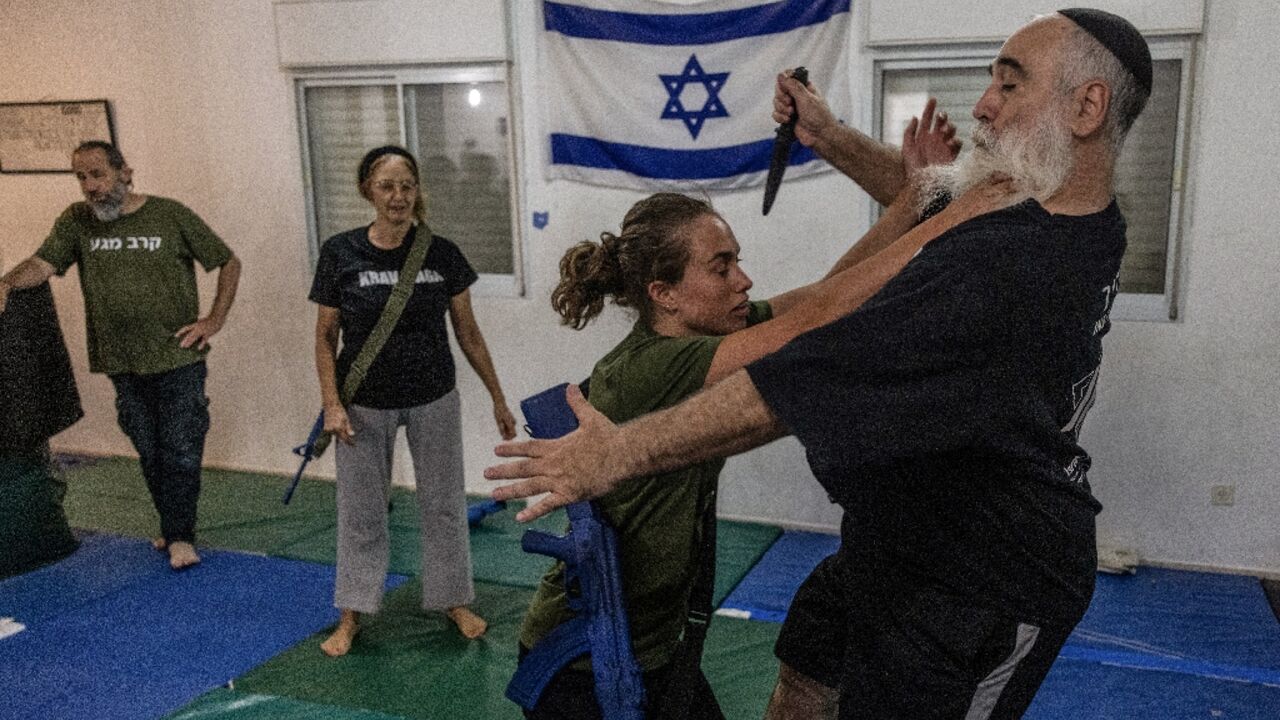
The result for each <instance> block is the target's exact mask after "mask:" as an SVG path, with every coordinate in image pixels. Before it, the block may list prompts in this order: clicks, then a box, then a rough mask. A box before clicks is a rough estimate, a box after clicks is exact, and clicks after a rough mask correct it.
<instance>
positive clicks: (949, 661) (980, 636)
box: [774, 554, 1071, 720]
mask: <svg viewBox="0 0 1280 720" xmlns="http://www.w3.org/2000/svg"><path fill="white" fill-rule="evenodd" d="M858 585H859V584H858V583H856V582H853V581H852V580H851V575H850V574H849V573H848V572H847V571H845V570H844V569H843V567H842V564H841V561H840V560H839V559H838V554H837V555H833V556H832V557H829V558H827V559H826V560H824V561H823V562H822V563H820V564H819V565H818V567H817V568H816V569H814V571H813V573H812V574H810V575H809V577H808V579H806V580H805V582H804V584H803V585H801V587H800V590H799V592H797V593H796V597H795V600H793V601H792V603H791V610H790V612H789V613H788V615H787V620H786V622H785V623H784V624H783V626H782V632H781V633H780V634H779V635H778V642H777V645H776V646H775V648H774V652H775V653H776V654H777V656H778V659H780V660H781V661H782V662H785V663H786V664H788V665H790V666H791V667H792V668H793V669H795V670H797V671H799V672H801V673H804V674H805V675H807V676H809V677H810V678H813V679H814V680H817V681H818V682H820V683H822V684H824V685H826V686H828V687H832V688H839V690H840V718H842V720H844V719H852V718H876V719H877V720H894V719H902V720H907V719H910V720H925V719H928V720H944V719H947V720H950V719H952V718H954V719H955V720H1011V719H1013V718H1019V717H1021V716H1022V713H1023V712H1024V711H1025V710H1026V709H1027V706H1028V705H1030V704H1031V700H1032V698H1033V697H1035V693H1036V690H1037V689H1038V688H1039V687H1040V683H1041V682H1042V681H1043V680H1044V677H1045V675H1046V674H1048V672H1049V668H1050V666H1052V665H1053V661H1054V659H1055V658H1056V657H1057V656H1058V651H1059V650H1060V649H1061V648H1062V645H1063V643H1065V642H1066V640H1067V636H1068V635H1070V634H1071V628H1070V627H1065V628H1064V627H1052V628H1050V627H1039V626H1036V625H1033V624H1030V623H1026V622H1019V621H1018V620H1016V619H1013V618H1010V617H1008V616H1007V615H1003V614H1001V613H998V612H995V611H993V610H991V609H989V608H982V607H977V606H975V604H974V603H973V601H972V600H971V599H969V598H963V597H959V596H955V595H950V594H946V593H943V592H940V591H938V590H936V589H932V588H930V589H919V590H905V591H904V590H895V591H894V592H892V593H883V592H881V593H873V592H868V591H867V589H866V588H864V587H859V586H858Z"/></svg>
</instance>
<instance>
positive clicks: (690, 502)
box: [520, 302, 772, 671]
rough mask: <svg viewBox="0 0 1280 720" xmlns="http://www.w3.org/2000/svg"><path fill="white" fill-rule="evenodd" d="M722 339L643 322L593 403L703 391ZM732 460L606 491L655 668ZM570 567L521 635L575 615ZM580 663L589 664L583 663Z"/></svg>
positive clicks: (635, 404) (683, 605) (628, 592)
mask: <svg viewBox="0 0 1280 720" xmlns="http://www.w3.org/2000/svg"><path fill="white" fill-rule="evenodd" d="M771 315H772V311H771V310H770V307H769V304H768V303H765V302H754V303H752V304H751V312H750V315H749V316H748V320H747V322H748V324H751V325H754V324H756V323H759V322H763V321H765V320H768V319H769V318H770V317H771ZM722 339H723V338H722V337H719V336H705V335H699V336H693V337H665V336H662V335H657V334H655V333H654V332H653V331H652V330H650V329H649V328H648V327H646V326H644V324H643V323H640V322H637V323H636V326H635V328H633V329H632V331H631V333H630V334H629V335H627V337H626V338H625V339H623V341H622V342H621V343H619V344H618V346H617V347H615V348H614V349H613V350H611V351H610V352H609V354H608V355H605V356H604V358H603V359H601V360H600V362H598V363H596V366H595V369H594V370H593V371H592V373H591V389H590V393H591V394H590V400H591V404H592V406H594V407H595V408H596V409H597V410H599V411H600V412H602V413H604V414H605V416H607V417H608V418H609V419H610V420H612V421H613V422H615V423H621V422H626V421H628V420H631V419H632V418H636V417H639V416H641V415H644V414H646V413H650V412H653V411H655V410H660V409H662V408H665V407H669V406H671V405H675V404H676V403H679V402H680V401H681V400H683V399H684V398H686V397H688V396H689V395H692V394H693V393H695V392H697V391H698V390H700V389H701V388H702V386H703V383H704V382H705V381H706V377H707V371H708V370H709V369H710V368H711V360H712V358H714V357H715V354H716V348H717V347H719V345H720V341H721V340H722ZM723 466H724V461H723V460H711V461H707V462H703V463H699V464H697V465H693V466H691V467H688V468H685V469H683V470H678V471H676V472H670V473H665V474H662V475H654V476H652V477H646V478H640V479H637V480H633V481H631V482H627V483H623V485H622V486H621V487H619V488H618V489H617V490H614V491H613V492H611V493H609V494H608V495H606V496H604V497H603V498H600V499H599V500H598V501H597V503H599V505H600V508H601V509H602V510H603V511H604V514H605V516H606V517H608V518H609V521H610V522H611V523H612V524H613V526H614V528H615V529H616V530H617V532H618V554H619V562H620V564H621V566H622V595H623V600H624V602H625V604H626V608H627V616H628V618H629V619H630V621H631V645H632V648H633V650H634V652H635V656H636V660H637V661H638V662H639V663H640V665H641V667H642V668H644V669H645V670H646V671H648V670H654V669H656V668H659V667H662V666H663V665H665V664H666V663H667V662H669V661H670V659H671V654H672V651H673V650H674V649H675V645H676V643H677V641H679V639H680V633H681V632H682V631H683V629H684V623H685V617H686V616H687V615H688V610H689V593H690V591H691V589H692V585H693V581H694V576H695V575H696V574H697V571H698V566H699V563H700V560H701V555H702V524H701V517H702V512H703V509H704V508H705V507H707V503H708V502H710V501H711V500H712V497H713V496H712V492H713V491H714V490H715V488H716V481H717V479H718V478H719V475H720V468H722V467H723ZM563 574H564V564H563V563H560V562H557V563H556V564H555V565H554V566H552V568H551V569H550V570H549V571H548V572H547V574H546V575H545V576H543V578H542V582H541V583H540V585H539V587H538V591H537V593H536V594H535V595H534V598H533V601H532V603H531V604H530V606H529V612H528V613H527V614H526V615H525V618H524V625H523V626H522V628H521V631H520V642H521V643H522V644H523V645H524V646H525V647H529V648H531V647H533V646H534V645H535V644H537V642H538V641H539V640H541V639H542V638H543V637H544V636H546V635H547V633H549V632H551V631H552V630H553V629H554V628H555V627H556V626H558V625H560V624H561V623H563V622H565V621H567V620H569V619H570V618H572V617H573V614H572V613H571V612H570V610H569V607H568V605H567V603H566V601H565V594H564V582H563ZM576 667H579V668H582V669H585V668H587V667H588V665H587V664H586V662H585V661H583V660H580V661H579V662H578V663H577V664H576Z"/></svg>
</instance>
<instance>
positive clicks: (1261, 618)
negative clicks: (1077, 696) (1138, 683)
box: [1064, 568, 1280, 717]
mask: <svg viewBox="0 0 1280 720" xmlns="http://www.w3.org/2000/svg"><path fill="white" fill-rule="evenodd" d="M1067 649H1069V650H1071V651H1072V652H1073V653H1074V655H1073V657H1075V658H1077V659H1082V660H1084V659H1094V660H1096V661H1099V662H1109V663H1110V664H1116V665H1123V664H1127V665H1130V666H1133V667H1141V665H1139V664H1138V663H1140V662H1142V661H1143V660H1144V658H1145V662H1146V663H1147V664H1148V665H1151V666H1152V668H1151V669H1157V670H1170V671H1181V672H1187V673H1191V674H1200V675H1205V676H1213V677H1225V678H1230V677H1236V678H1238V679H1242V680H1249V681H1251V682H1271V683H1273V684H1277V685H1280V623H1277V622H1276V618H1275V615H1274V614H1273V613H1272V612H1271V606H1270V604H1269V603H1268V602H1267V597H1266V593H1264V592H1263V589H1262V584H1261V583H1260V582H1259V581H1258V579H1257V578H1252V577H1245V576H1240V575H1221V574H1216V573H1201V572H1188V571H1185V570H1164V569H1160V568H1141V569H1140V570H1139V571H1138V572H1137V574H1135V575H1099V576H1098V583H1097V588H1096V589H1095V590H1094V594H1093V602H1092V604H1090V605H1089V612H1088V613H1086V614H1085V616H1084V619H1083V620H1081V621H1080V624H1079V625H1077V626H1076V630H1075V632H1074V633H1072V635H1071V639H1070V640H1069V641H1068V648H1067ZM1064 652H1065V651H1064ZM1277 717H1280V715H1277Z"/></svg>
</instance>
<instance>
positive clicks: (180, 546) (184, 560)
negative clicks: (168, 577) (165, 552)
mask: <svg viewBox="0 0 1280 720" xmlns="http://www.w3.org/2000/svg"><path fill="white" fill-rule="evenodd" d="M199 563H200V556H199V555H197V554H196V548H195V546H194V545H192V544H191V543H189V542H184V541H182V540H177V541H175V542H171V543H169V567H171V568H173V569H174V570H185V569H187V568H189V567H191V566H192V565H198V564H199Z"/></svg>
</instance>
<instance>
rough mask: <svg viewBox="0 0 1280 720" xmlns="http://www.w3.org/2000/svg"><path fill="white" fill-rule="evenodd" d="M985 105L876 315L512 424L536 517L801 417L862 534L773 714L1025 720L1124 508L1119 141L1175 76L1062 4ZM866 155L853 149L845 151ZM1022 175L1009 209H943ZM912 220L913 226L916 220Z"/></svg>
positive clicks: (866, 308) (823, 144)
mask: <svg viewBox="0 0 1280 720" xmlns="http://www.w3.org/2000/svg"><path fill="white" fill-rule="evenodd" d="M990 69H991V84H990V86H989V87H988V88H987V89H986V91H985V92H984V93H983V95H982V98H981V99H980V100H979V101H978V103H977V105H976V106H975V107H974V110H973V115H974V117H975V118H976V119H977V120H978V128H977V131H976V132H975V135H974V138H973V140H974V142H973V145H974V147H973V149H972V151H971V152H970V153H969V154H968V155H965V156H962V157H961V159H960V160H958V161H957V162H956V163H954V164H953V165H951V166H949V167H945V168H942V169H940V170H937V171H934V172H926V173H924V180H923V181H922V182H917V183H915V184H916V192H917V193H918V199H919V206H920V207H921V208H929V209H928V210H922V211H921V213H922V214H921V218H922V220H921V222H920V223H919V224H918V225H916V226H915V228H914V229H913V230H911V231H910V232H909V233H908V235H910V234H911V233H923V234H925V238H926V239H927V240H928V244H927V245H925V246H924V248H923V249H922V250H921V251H920V252H919V253H918V254H917V255H916V256H915V258H914V259H913V260H912V261H911V262H910V263H908V264H907V265H906V267H904V268H903V269H902V271H901V272H900V273H899V274H898V275H897V276H896V277H895V278H894V279H892V280H891V281H890V282H889V283H888V284H886V285H885V286H884V288H883V289H882V290H881V291H880V292H879V293H878V294H877V295H876V296H875V297H873V298H872V299H871V300H869V301H868V302H867V303H866V304H864V305H863V306H862V307H860V308H859V309H858V310H856V311H854V312H853V313H851V314H849V315H846V316H845V317H843V318H841V319H840V320H837V321H835V322H834V323H831V324H830V325H827V326H825V327H821V328H818V329H816V330H813V331H811V332H809V333H807V334H805V335H802V336H800V337H798V338H796V339H795V340H793V341H792V342H791V343H790V344H788V345H787V346H786V347H784V348H782V349H781V350H779V351H778V352H776V353H774V354H773V355H770V356H767V357H764V358H761V359H760V360H758V361H756V362H754V363H752V364H751V365H748V366H747V367H746V368H745V369H743V370H740V371H738V372H737V373H735V374H734V375H731V376H730V377H728V378H726V379H725V380H723V381H721V382H720V383H718V384H717V385H715V386H714V387H711V388H709V389H707V390H705V391H703V392H702V393H700V394H698V395H695V396H693V397H691V398H690V399H688V400H686V401H685V402H683V403H681V404H680V405H677V406H674V407H672V408H669V409H667V410H663V411H660V412H657V413H653V414H651V415H647V416H645V417H643V418H640V419H637V420H634V421H632V422H630V423H628V424H626V425H623V426H621V427H615V426H613V425H611V424H610V423H609V422H608V420H607V419H605V418H604V417H603V416H601V415H599V414H598V413H595V412H594V411H592V410H591V409H590V406H588V405H586V403H585V402H582V401H581V399H580V397H579V396H577V395H576V394H574V393H572V392H571V393H570V403H571V405H572V406H573V407H574V410H575V412H577V414H578V418H579V422H580V426H581V427H580V429H579V430H578V431H577V432H575V433H573V434H570V435H568V436H566V437H564V438H561V439H560V440H556V441H530V442H525V443H509V444H507V445H503V446H499V448H498V454H500V455H506V456H524V457H526V458H528V459H525V460H522V461H517V462H512V463H508V464H507V465H503V466H498V467H494V468H490V469H489V470H487V471H486V476H487V477H489V478H491V479H507V478H528V479H527V480H525V481H524V482H522V483H518V484H516V485H513V486H507V487H503V488H499V489H498V490H497V491H495V493H494V496H495V497H498V498H500V499H508V498H513V497H524V496H527V495H531V494H535V493H540V492H549V493H550V495H549V496H548V497H547V498H546V499H544V500H543V501H542V502H541V503H539V504H538V505H535V506H533V507H531V508H530V509H528V510H526V511H525V512H524V513H523V514H522V519H529V518H531V517H536V516H538V515H540V514H542V513H544V512H547V511H549V510H550V509H553V508H554V507H558V506H559V505H562V504H565V503H568V502H574V501H577V500H581V499H584V498H588V497H597V496H599V495H600V494H603V493H604V492H607V491H608V490H610V489H611V488H613V487H616V486H617V485H618V484H619V483H620V482H622V481H623V480H625V479H629V478H633V477H637V476H644V475H650V474H653V473H656V472H665V471H668V470H671V469H673V468H676V467H680V466H682V465H686V464H689V463H692V462H700V461H702V460H706V459H708V458H711V457H717V456H724V455H728V454H733V453H738V452H743V451H745V450H747V449H750V448H753V447H756V446H759V445H762V444H764V443H766V442H769V441H771V440H773V439H775V438H778V437H781V436H783V435H786V434H793V435H795V436H796V437H797V438H798V439H799V440H800V442H801V443H802V444H803V445H804V448H805V451H806V455H807V459H808V462H809V465H810V467H811V469H812V470H813V473H814V475H815V476H816V477H817V479H818V481H819V482H820V483H821V484H822V486H823V487H824V489H826V491H827V493H828V494H829V495H830V496H831V499H832V500H833V501H834V502H837V503H839V504H840V506H841V507H842V509H843V510H844V518H843V520H842V523H841V540H842V542H841V547H840V549H839V551H837V552H836V554H835V555H833V556H831V557H830V558H828V559H827V560H825V561H823V562H822V563H821V564H820V565H819V566H818V567H817V568H816V569H815V570H814V571H813V573H812V574H811V575H810V576H809V578H808V579H807V580H806V581H805V583H804V585H803V586H802V587H801V589H800V591H799V592H798V594H797V595H796V598H795V600H794V601H793V603H792V605H791V609H790V612H789V614H788V616H787V620H786V623H785V624H784V626H783V629H782V632H781V634H780V636H779V638H778V643H777V646H776V649H775V650H776V653H777V655H778V657H779V659H780V660H781V669H780V676H779V682H778V685H777V687H776V689H775V691H774V696H773V699H772V701H771V703H770V707H769V710H768V711H767V714H766V717H767V718H771V719H778V718H806V719H807V718H824V717H837V716H838V717H840V718H845V719H851V718H875V719H876V720H889V719H894V718H901V719H904V720H905V719H908V718H909V719H911V720H918V719H920V718H931V719H932V718H936V719H939V720H941V719H944V718H947V719H952V718H953V719H955V720H961V719H964V720H990V719H995V718H998V719H1000V720H1009V719H1012V718H1019V717H1021V716H1022V714H1023V713H1024V712H1025V711H1026V709H1027V707H1028V706H1029V705H1030V703H1031V700H1032V699H1033V698H1034V696H1035V694H1036V691H1037V690H1038V689H1039V687H1040V684H1041V682H1042V681H1043V680H1044V677H1045V675H1046V674H1047V673H1048V671H1049V668H1050V666H1051V665H1052V664H1053V662H1054V659H1055V658H1056V657H1057V656H1058V652H1059V651H1060V649H1061V648H1062V645H1063V644H1064V643H1065V642H1066V639H1067V636H1068V635H1069V634H1070V633H1071V631H1072V629H1073V628H1074V627H1075V625H1076V623H1077V622H1079V620H1080V618H1081V617H1083V615H1084V612H1085V610H1086V608H1088V606H1089V601H1090V599H1091V597H1092V595H1093V585H1094V573H1095V567H1096V549H1095V524H1094V517H1095V515H1096V514H1097V512H1098V511H1099V510H1100V509H1101V506H1100V505H1099V503H1098V502H1097V500H1096V499H1095V498H1094V497H1093V495H1092V493H1091V491H1090V488H1089V483H1088V480H1087V477H1086V474H1087V471H1088V469H1089V466H1090V458H1089V455H1088V453H1087V452H1085V450H1084V449H1083V448H1082V447H1081V446H1080V431H1081V426H1082V423H1083V421H1084V417H1085V414H1086V413H1087V412H1088V410H1089V408H1090V407H1091V406H1092V404H1093V400H1094V392H1095V388H1096V384H1097V381H1098V371H1099V365H1100V362H1101V358H1102V343H1101V339H1102V336H1103V335H1104V334H1106V332H1107V330H1108V329H1109V328H1110V325H1111V323H1110V320H1109V314H1110V310H1111V304H1112V301H1113V300H1114V299H1115V295H1116V290H1117V287H1118V285H1117V275H1118V273H1119V268H1120V259H1121V257H1122V255H1123V254H1124V248H1125V223H1124V219H1123V218H1122V217H1121V215H1120V210H1119V208H1118V206H1117V205H1116V201H1115V197H1114V187H1113V183H1114V171H1115V166H1116V158H1117V156H1118V154H1119V152H1120V147H1121V144H1122V142H1123V140H1124V137H1125V134H1126V132H1128V130H1129V128H1130V126H1131V125H1132V124H1133V121H1134V119H1135V118H1136V117H1137V116H1138V114H1139V113H1140V112H1141V111H1142V108H1143V105H1144V104H1145V102H1146V99H1147V97H1148V95H1149V94H1150V92H1151V55H1150V52H1149V51H1148V48H1147V44H1146V42H1145V41H1144V40H1143V38H1142V36H1141V34H1139V33H1138V31H1137V30H1136V29H1135V28H1134V27H1133V26H1132V25H1131V24H1130V23H1129V22H1128V21H1126V20H1124V19H1123V18H1120V17H1118V16H1115V15H1112V14H1109V13H1105V12H1101V11H1098V10H1091V9H1080V8H1076V9H1069V10H1061V11H1059V12H1057V13H1054V14H1052V15H1048V16H1045V17H1041V18H1037V19H1036V20H1034V21H1032V22H1030V23H1028V24H1027V25H1025V26H1024V27H1022V28H1021V29H1020V30H1018V31H1017V32H1016V33H1014V35H1013V36H1012V37H1010V38H1009V39H1008V41H1006V42H1005V43H1004V45H1003V46H1002V47H1001V49H1000V52H999V54H998V56H997V57H996V59H995V60H994V61H993V62H992V63H991V68H990ZM793 112H794V113H795V114H796V116H797V122H796V137H797V138H798V139H799V140H800V141H801V142H803V143H805V144H806V145H809V146H811V147H812V148H813V149H814V150H815V151H816V152H817V153H818V154H819V155H821V156H822V157H823V158H825V159H826V160H828V161H829V162H831V163H832V165H834V166H835V167H837V168H841V169H847V168H850V167H854V166H856V165H857V163H858V162H859V158H858V157H857V152H856V147H857V143H856V142H855V138H856V135H855V131H853V130H851V129H849V128H846V127H844V126H841V125H840V124H839V123H837V122H836V120H835V118H834V116H833V115H832V113H831V111H830V110H829V109H828V108H827V107H826V105H825V103H824V102H823V101H822V99H821V98H820V97H819V96H818V95H817V94H816V92H815V91H814V89H813V88H812V86H806V85H802V84H801V83H799V82H797V81H796V80H795V79H793V78H791V77H789V76H786V75H784V76H782V77H781V78H779V80H778V84H777V87H776V89H775V95H774V119H775V120H777V121H779V122H782V121H784V120H786V119H787V118H788V117H790V116H791V114H792V113H793ZM846 171H847V170H846ZM1009 188H1012V192H1010V193H1009V198H1008V201H1007V202H1006V203H1004V204H1003V207H1002V208H1001V209H997V210H995V211H993V212H989V213H986V214H984V215H980V216H978V217H976V218H974V219H972V220H969V221H967V222H963V223H961V224H959V225H954V226H950V227H948V225H947V224H946V223H940V222H937V221H936V219H935V218H933V217H931V213H932V212H938V215H937V218H941V217H943V213H945V212H946V210H941V211H940V212H939V210H938V209H939V208H941V207H944V206H946V205H947V204H948V203H951V204H964V203H966V202H969V201H970V199H971V198H972V197H973V196H974V194H988V195H990V194H991V193H993V192H995V193H997V194H999V193H1002V192H1006V191H1008V190H1009ZM904 237H906V236H904Z"/></svg>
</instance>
